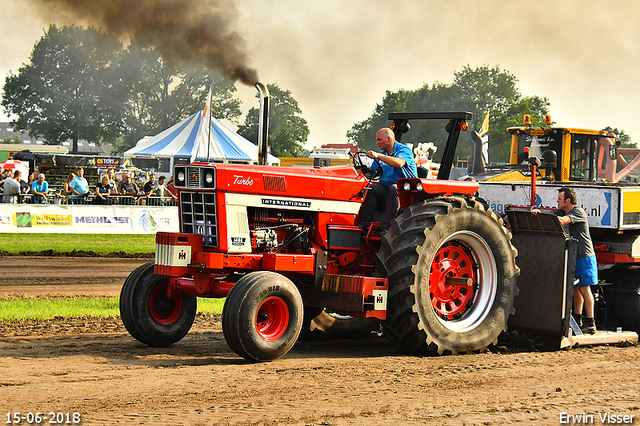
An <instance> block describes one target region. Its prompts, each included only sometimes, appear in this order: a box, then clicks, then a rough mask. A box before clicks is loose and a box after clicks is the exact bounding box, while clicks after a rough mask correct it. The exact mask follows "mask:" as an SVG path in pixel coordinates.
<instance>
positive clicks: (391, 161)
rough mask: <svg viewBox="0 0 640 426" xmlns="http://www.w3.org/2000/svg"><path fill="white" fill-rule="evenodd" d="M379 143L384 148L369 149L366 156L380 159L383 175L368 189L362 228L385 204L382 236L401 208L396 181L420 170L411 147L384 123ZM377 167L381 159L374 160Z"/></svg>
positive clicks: (362, 211)
mask: <svg viewBox="0 0 640 426" xmlns="http://www.w3.org/2000/svg"><path fill="white" fill-rule="evenodd" d="M376 144H377V145H378V147H379V148H380V149H381V151H380V152H374V151H368V152H367V157H369V158H373V159H375V160H378V161H379V163H380V167H381V168H382V177H381V178H380V181H378V182H377V183H375V184H373V185H372V186H371V188H370V189H369V191H367V195H366V197H365V199H364V203H363V204H362V210H361V211H360V228H361V229H362V230H363V231H364V230H366V229H368V228H369V226H371V221H372V220H373V215H374V213H375V211H376V207H377V206H379V205H380V206H382V205H384V206H385V217H384V222H383V223H382V224H381V226H380V232H379V235H380V236H382V235H384V234H386V233H387V231H388V230H389V226H390V224H391V221H392V220H393V219H395V217H396V216H397V214H398V210H399V209H400V198H399V197H398V186H397V185H396V183H397V182H398V179H400V178H408V177H414V178H415V177H418V170H417V168H416V163H415V160H414V159H413V153H412V152H411V150H410V149H409V147H407V146H405V145H402V144H401V143H400V142H397V141H396V137H395V135H394V133H393V131H392V130H391V129H389V128H387V127H385V128H383V129H380V130H378V132H377V133H376ZM377 168H378V162H375V163H374V164H373V166H372V168H371V170H376V169H377Z"/></svg>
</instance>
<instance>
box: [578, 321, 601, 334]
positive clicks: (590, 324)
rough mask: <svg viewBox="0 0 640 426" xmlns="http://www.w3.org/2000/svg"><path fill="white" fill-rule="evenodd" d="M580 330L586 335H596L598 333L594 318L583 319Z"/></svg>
mask: <svg viewBox="0 0 640 426" xmlns="http://www.w3.org/2000/svg"><path fill="white" fill-rule="evenodd" d="M580 330H582V332H583V333H584V334H595V333H596V331H597V329H596V322H595V320H594V319H593V318H587V317H584V318H583V319H582V326H581V327H580Z"/></svg>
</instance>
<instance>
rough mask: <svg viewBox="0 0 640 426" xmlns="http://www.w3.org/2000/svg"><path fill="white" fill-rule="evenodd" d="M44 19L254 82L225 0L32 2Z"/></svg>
mask: <svg viewBox="0 0 640 426" xmlns="http://www.w3.org/2000/svg"><path fill="white" fill-rule="evenodd" d="M31 2H32V3H33V4H34V5H35V6H36V9H37V11H38V13H39V14H40V15H41V16H42V17H43V18H45V19H49V20H51V21H53V22H56V23H63V24H79V23H82V24H85V25H92V26H95V27H98V28H100V29H102V30H103V31H105V32H107V33H109V34H113V35H115V36H116V37H118V38H120V39H121V40H126V39H127V38H129V37H134V38H136V39H137V40H140V42H142V43H145V44H149V45H152V46H155V48H156V49H157V50H158V52H159V53H160V54H161V55H162V56H163V57H164V58H165V59H169V60H180V61H183V62H190V63H199V64H202V65H204V66H206V67H207V68H209V69H215V70H217V71H219V72H222V73H224V74H226V75H228V76H229V77H230V78H231V79H233V80H238V81H240V82H242V83H244V84H246V85H249V86H253V85H254V84H255V83H256V82H257V81H258V73H257V71H256V70H255V69H253V68H251V67H249V66H248V65H247V63H248V62H249V60H248V57H247V54H246V51H245V40H244V39H243V37H242V36H241V35H240V34H239V33H238V32H237V31H236V30H235V29H234V24H235V22H236V18H237V14H238V12H237V9H236V6H235V4H234V3H233V2H231V1H230V0H198V1H192V0H135V1H131V0H110V1H103V0H31Z"/></svg>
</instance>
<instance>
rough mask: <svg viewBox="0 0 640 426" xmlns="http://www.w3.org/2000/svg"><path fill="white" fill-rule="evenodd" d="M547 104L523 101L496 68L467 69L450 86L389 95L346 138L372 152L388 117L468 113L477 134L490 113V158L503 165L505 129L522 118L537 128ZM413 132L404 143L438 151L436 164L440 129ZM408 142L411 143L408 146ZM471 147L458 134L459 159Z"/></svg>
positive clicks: (420, 126) (421, 126)
mask: <svg viewBox="0 0 640 426" xmlns="http://www.w3.org/2000/svg"><path fill="white" fill-rule="evenodd" d="M548 107H549V101H548V100H547V99H546V98H539V97H524V96H523V95H522V94H520V92H519V91H518V89H517V79H516V78H515V76H514V75H513V74H511V73H510V72H508V71H501V70H500V68H499V67H497V66H495V67H493V68H490V67H489V66H487V65H485V66H482V67H479V68H476V69H471V67H470V66H468V65H467V66H465V67H463V69H462V70H461V71H459V72H456V73H454V81H453V83H452V84H443V83H440V82H436V83H434V84H433V85H431V86H429V85H428V84H425V85H424V86H423V87H421V88H419V89H417V90H414V91H408V90H400V91H398V92H389V91H387V93H386V95H385V97H384V99H383V101H382V104H380V105H376V108H375V110H374V113H373V114H372V116H371V117H369V118H368V119H366V120H365V121H363V122H360V123H356V124H355V125H354V126H353V127H352V128H351V130H350V131H348V132H347V138H348V139H349V140H350V141H351V142H355V143H357V144H358V146H360V147H361V149H365V150H366V149H376V146H375V132H376V131H377V130H378V129H379V128H381V127H387V126H389V120H387V114H388V113H389V112H417V111H454V110H458V111H469V112H472V113H473V119H472V121H471V122H470V123H468V124H469V128H470V130H478V129H480V127H481V125H482V121H483V120H484V117H485V115H486V113H487V112H489V117H490V118H489V122H490V126H489V129H490V130H489V147H490V154H489V158H490V159H492V160H493V161H496V160H503V161H504V160H507V159H508V154H509V148H510V141H511V139H510V135H509V134H508V133H507V131H506V129H507V127H510V126H516V125H519V124H520V123H521V122H522V121H521V118H522V116H523V115H524V114H530V115H531V116H532V119H533V120H534V124H535V123H541V122H542V120H543V117H544V115H545V114H546V113H547V110H548ZM411 125H412V130H411V131H410V132H409V134H408V136H407V139H406V140H405V139H403V142H413V143H414V144H416V143H418V142H431V141H432V142H434V143H436V145H437V146H439V147H440V149H439V150H438V152H437V154H436V155H437V156H436V160H438V157H439V156H440V155H442V151H443V142H444V139H443V135H444V133H443V127H444V123H428V122H419V121H415V122H412V123H411ZM409 138H410V140H409ZM472 152H473V143H472V141H471V137H470V132H469V131H467V132H466V133H462V134H461V136H460V142H459V145H458V150H457V154H458V156H459V157H464V156H468V157H469V156H470V155H471V153H472Z"/></svg>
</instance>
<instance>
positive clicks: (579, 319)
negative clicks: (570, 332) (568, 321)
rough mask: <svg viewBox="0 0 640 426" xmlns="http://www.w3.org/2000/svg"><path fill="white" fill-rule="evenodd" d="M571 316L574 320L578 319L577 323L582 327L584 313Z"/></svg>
mask: <svg viewBox="0 0 640 426" xmlns="http://www.w3.org/2000/svg"><path fill="white" fill-rule="evenodd" d="M571 316H572V317H573V319H574V320H576V324H578V326H579V327H582V314H573V313H572V314H571Z"/></svg>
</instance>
